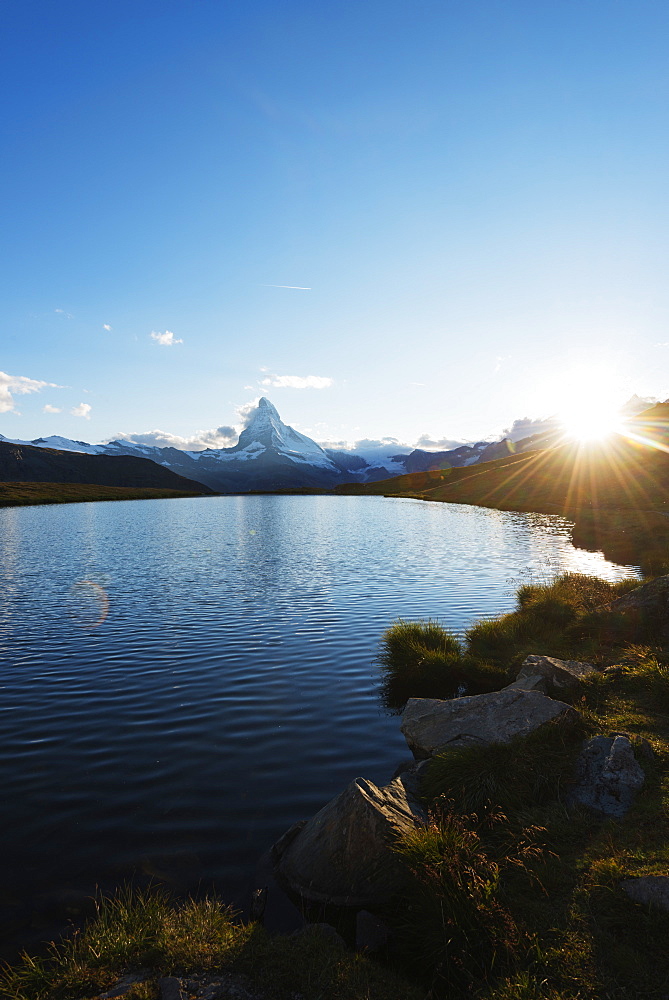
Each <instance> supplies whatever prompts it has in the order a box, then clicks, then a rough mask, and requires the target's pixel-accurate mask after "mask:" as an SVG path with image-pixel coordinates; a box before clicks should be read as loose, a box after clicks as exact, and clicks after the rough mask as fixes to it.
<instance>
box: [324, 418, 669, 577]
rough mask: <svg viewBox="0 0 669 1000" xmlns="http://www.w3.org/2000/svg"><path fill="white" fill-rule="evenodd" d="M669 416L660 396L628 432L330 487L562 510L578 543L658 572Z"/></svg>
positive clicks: (665, 559) (666, 553)
mask: <svg viewBox="0 0 669 1000" xmlns="http://www.w3.org/2000/svg"><path fill="white" fill-rule="evenodd" d="M668 421H669V404H667V403H661V404H658V405H657V406H654V407H652V408H651V409H650V410H647V411H645V412H644V413H641V414H639V416H638V417H635V418H634V419H633V420H631V421H630V422H629V424H628V428H627V436H626V437H622V436H617V437H615V438H612V439H609V440H608V441H606V442H597V443H591V444H589V445H587V446H586V445H583V444H574V443H572V444H562V445H558V446H556V447H553V448H548V449H545V450H541V451H536V450H535V451H528V452H524V453H522V454H517V455H511V456H507V457H505V458H498V459H495V460H494V461H491V462H484V463H480V464H477V465H474V466H469V467H467V468H460V469H447V470H442V471H439V472H428V473H414V474H413V475H405V476H398V477H397V478H395V479H386V480H383V481H382V482H376V483H369V484H362V483H360V484H359V483H349V484H347V485H344V486H339V487H337V488H336V490H335V492H337V493H347V494H355V495H376V496H404V497H415V498H418V499H421V500H433V501H434V500H436V501H441V502H444V503H462V504H475V505H477V506H480V507H493V508H496V509H498V510H510V511H536V512H539V513H546V514H563V515H565V516H567V517H570V518H572V519H573V520H574V521H575V527H574V530H573V539H574V543H575V544H577V545H579V546H581V547H583V548H589V549H601V550H602V551H604V553H605V555H606V556H607V558H610V559H613V560H614V561H616V562H621V563H628V564H632V563H636V564H641V565H643V566H644V567H645V569H646V571H647V572H653V571H658V570H661V569H663V568H665V567H666V566H669V516H667V515H669V503H668V500H669V453H668V451H669V449H668V446H667V426H668Z"/></svg>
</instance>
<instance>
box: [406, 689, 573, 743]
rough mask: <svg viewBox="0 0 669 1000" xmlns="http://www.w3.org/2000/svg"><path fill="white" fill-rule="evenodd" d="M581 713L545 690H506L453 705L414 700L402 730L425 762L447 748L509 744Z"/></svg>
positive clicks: (407, 708)
mask: <svg viewBox="0 0 669 1000" xmlns="http://www.w3.org/2000/svg"><path fill="white" fill-rule="evenodd" d="M577 714H578V713H577V712H576V711H575V710H574V709H573V708H571V707H570V706H569V705H565V704H564V703H563V702H561V701H554V700H553V699H552V698H547V697H546V695H544V694H541V693H540V692H539V691H523V690H522V689H520V688H504V689H503V690H502V691H492V692H491V693H490V694H477V695H471V696H470V697H468V698H456V699H454V700H452V701H438V700H437V699H435V698H410V699H409V701H408V702H407V706H406V708H405V710H404V715H403V716H402V725H401V729H402V732H403V733H404V737H405V739H406V741H407V743H408V744H409V748H410V750H411V751H412V753H413V754H414V756H415V757H416V758H417V759H419V760H421V759H425V758H427V757H430V756H432V755H433V754H434V753H436V752H437V751H438V750H440V749H442V748H443V747H445V746H451V747H452V746H466V745H467V744H471V743H508V742H509V741H510V740H511V739H513V737H514V736H527V735H529V733H532V732H534V731H535V730H536V729H538V728H539V727H540V726H543V725H544V723H546V722H550V721H551V719H557V718H565V719H568V718H576V716H577Z"/></svg>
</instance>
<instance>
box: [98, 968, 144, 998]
mask: <svg viewBox="0 0 669 1000" xmlns="http://www.w3.org/2000/svg"><path fill="white" fill-rule="evenodd" d="M146 978H147V973H146V972H133V973H130V974H129V975H127V976H123V977H122V978H121V979H119V980H118V981H117V982H116V983H114V985H113V986H112V988H111V989H110V990H107V992H106V993H101V994H100V996H99V998H98V1000H115V998H116V997H122V996H123V995H124V994H125V993H129V992H130V990H131V989H132V987H133V986H136V985H137V983H142V982H144V980H145V979H146Z"/></svg>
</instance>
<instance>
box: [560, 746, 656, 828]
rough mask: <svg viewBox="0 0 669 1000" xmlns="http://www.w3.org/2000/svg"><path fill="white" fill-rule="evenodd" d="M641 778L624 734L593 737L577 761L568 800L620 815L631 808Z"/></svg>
mask: <svg viewBox="0 0 669 1000" xmlns="http://www.w3.org/2000/svg"><path fill="white" fill-rule="evenodd" d="M644 780H645V777H644V773H643V769H642V768H641V766H640V765H639V764H638V763H637V760H636V758H635V756H634V750H633V749H632V744H631V743H630V741H629V739H628V737H627V736H622V735H616V736H594V737H593V738H592V739H591V740H590V741H589V742H588V743H587V744H586V746H585V747H584V748H583V750H582V751H581V753H580V755H579V758H578V760H577V762H576V782H577V783H576V786H575V787H574V788H573V789H572V790H571V792H570V793H569V796H568V801H569V802H570V803H576V804H578V805H583V806H588V808H590V809H594V810H596V811H597V812H601V813H604V815H605V816H615V817H617V818H620V817H621V816H624V815H625V813H626V812H627V811H628V810H629V809H630V807H631V805H632V803H633V802H634V799H635V797H636V794H637V792H638V791H639V789H640V788H641V787H642V786H643V783H644Z"/></svg>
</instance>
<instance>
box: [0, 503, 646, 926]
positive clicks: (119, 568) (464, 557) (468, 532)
mask: <svg viewBox="0 0 669 1000" xmlns="http://www.w3.org/2000/svg"><path fill="white" fill-rule="evenodd" d="M0 547H1V549H2V560H1V577H0V746H1V748H2V754H1V759H0V787H1V788H2V790H3V813H4V822H3V825H2V833H1V834H0V837H1V838H2V844H1V850H0V857H2V859H3V866H4V868H5V871H4V873H3V880H2V895H1V896H0V907H5V908H9V912H10V913H13V912H15V910H14V909H13V908H15V907H16V906H17V905H21V906H24V905H27V906H28V907H29V908H31V909H33V910H34V915H33V917H32V918H31V919H32V924H31V926H30V928H23V930H22V933H24V934H26V935H28V936H29V935H30V934H31V933H32V934H35V935H38V936H39V934H40V933H41V932H42V930H43V928H46V927H47V926H48V925H49V924H48V922H49V913H60V911H58V907H57V906H56V905H55V904H54V902H53V901H54V900H56V901H57V900H58V898H59V894H60V896H62V893H63V892H65V891H66V890H67V891H71V890H81V891H83V892H91V891H92V890H93V889H94V887H95V886H96V885H99V886H102V887H104V888H105V889H109V888H111V887H113V886H114V885H118V884H120V883H122V882H123V881H124V880H127V879H130V878H139V879H140V881H141V880H142V879H143V880H144V881H146V880H148V879H154V880H155V881H158V882H163V883H165V884H167V885H168V886H171V887H173V888H175V889H176V890H178V891H187V890H195V889H197V888H198V886H199V887H200V888H203V887H204V888H208V887H214V888H215V889H216V890H217V891H218V892H219V893H220V895H221V896H222V897H223V898H225V899H227V900H231V901H236V902H238V903H239V904H241V905H243V904H244V902H245V901H246V899H247V897H248V893H249V892H250V888H251V886H252V884H253V880H254V878H256V865H257V862H258V859H259V858H260V856H261V855H262V854H263V852H265V851H266V850H267V849H268V847H269V846H270V845H271V844H272V842H273V841H274V840H275V839H276V838H277V837H278V836H279V835H280V834H281V833H283V832H284V831H285V830H286V829H287V827H289V826H290V825H291V824H292V823H293V822H294V821H295V820H297V819H301V818H305V817H308V816H310V815H311V814H313V813H314V812H315V811H316V810H317V809H318V808H319V807H320V806H321V805H323V804H324V803H325V802H326V801H327V800H328V799H329V798H331V797H332V796H333V795H335V794H336V793H337V792H339V791H340V790H341V789H342V788H343V787H344V786H345V785H346V784H347V783H348V782H349V781H350V780H352V779H353V778H354V777H356V776H358V775H362V776H365V777H368V778H371V779H372V780H373V781H375V782H376V783H378V784H383V783H385V782H387V781H388V780H389V779H390V776H391V774H392V772H393V771H394V769H395V767H396V765H397V763H398V762H399V761H400V760H402V759H405V758H407V756H409V755H408V753H407V749H406V745H405V743H404V739H403V737H402V736H401V734H400V732H399V719H398V717H397V716H393V715H390V714H389V713H388V712H387V711H386V710H384V708H383V706H382V705H381V703H380V700H379V694H378V692H379V672H378V669H377V667H376V666H375V662H374V660H375V656H376V655H377V651H378V642H379V639H380V637H381V635H382V633H383V631H384V630H385V629H386V628H387V627H388V626H389V625H390V624H391V623H392V622H393V621H394V620H395V619H397V618H398V617H402V618H409V619H414V618H436V619H438V620H439V621H440V622H441V623H443V624H444V625H446V626H447V627H449V628H451V629H453V630H454V631H456V632H462V631H463V630H464V629H465V628H466V627H467V626H468V625H470V624H471V623H472V622H473V621H475V620H476V619H478V618H481V617H489V616H495V615H498V614H499V613H501V612H505V611H508V610H511V609H512V607H513V604H514V592H515V588H516V587H517V586H518V585H519V584H520V583H521V582H525V581H528V580H536V581H541V580H545V579H547V578H548V577H550V576H551V575H553V574H554V573H555V572H558V571H564V570H572V571H578V572H587V573H595V574H598V575H600V576H603V577H605V578H607V579H617V578H620V577H621V576H624V575H627V573H628V572H629V570H626V569H625V568H623V567H619V566H615V565H613V564H611V563H609V562H606V560H604V558H603V557H602V556H601V555H600V554H596V553H588V552H584V551H582V550H577V549H574V547H573V546H572V545H571V543H570V541H569V523H568V522H566V521H565V520H563V519H562V518H559V517H553V516H545V515H539V514H517V513H503V512H499V511H493V510H484V509H481V508H475V507H464V506H456V505H448V504H439V503H423V502H421V501H412V500H403V499H383V498H380V497H330V496H238V497H233V496H227V497H211V498H201V499H180V500H150V501H142V502H137V501H136V502H116V503H88V504H72V505H63V506H57V505H54V506H47V507H23V508H5V509H2V510H0ZM537 652H542V650H537ZM60 916H62V913H60ZM54 919H55V918H54ZM59 919H60V917H59ZM19 922H20V921H19ZM9 924H11V921H10V922H9ZM14 929H15V928H14Z"/></svg>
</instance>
